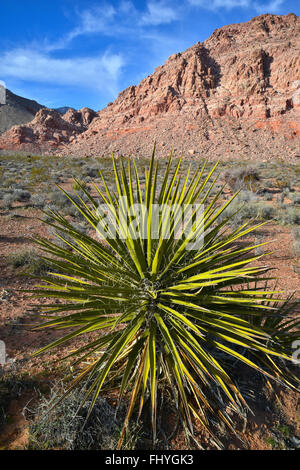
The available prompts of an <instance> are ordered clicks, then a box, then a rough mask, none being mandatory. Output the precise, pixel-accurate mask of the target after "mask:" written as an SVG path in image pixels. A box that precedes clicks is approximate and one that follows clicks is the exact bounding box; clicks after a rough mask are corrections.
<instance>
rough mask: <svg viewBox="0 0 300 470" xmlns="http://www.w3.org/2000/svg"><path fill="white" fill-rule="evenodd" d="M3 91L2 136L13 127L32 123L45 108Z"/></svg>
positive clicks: (0, 124) (0, 103)
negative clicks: (36, 115)
mask: <svg viewBox="0 0 300 470" xmlns="http://www.w3.org/2000/svg"><path fill="white" fill-rule="evenodd" d="M2 91H3V98H4V99H3V100H2V99H1V100H0V134H1V133H2V132H5V131H7V130H9V129H11V128H12V127H13V126H16V125H22V124H26V123H27V122H30V121H32V119H33V118H34V116H35V114H36V113H37V112H38V111H39V110H40V109H42V108H43V107H44V106H42V105H41V104H39V103H37V102H36V101H33V100H28V99H26V98H22V97H21V96H18V95H15V94H14V93H12V92H11V91H9V90H5V89H2ZM0 92H1V89H0ZM0 94H1V93H0Z"/></svg>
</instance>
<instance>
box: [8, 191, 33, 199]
mask: <svg viewBox="0 0 300 470" xmlns="http://www.w3.org/2000/svg"><path fill="white" fill-rule="evenodd" d="M12 195H13V197H14V198H15V201H18V202H27V201H29V200H30V198H31V193H30V192H29V191H26V190H24V189H15V191H14V192H13V193H12Z"/></svg>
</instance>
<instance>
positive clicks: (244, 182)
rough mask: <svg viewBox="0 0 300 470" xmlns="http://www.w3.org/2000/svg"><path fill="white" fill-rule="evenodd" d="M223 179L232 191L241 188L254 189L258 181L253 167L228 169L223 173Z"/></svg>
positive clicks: (258, 178)
mask: <svg viewBox="0 0 300 470" xmlns="http://www.w3.org/2000/svg"><path fill="white" fill-rule="evenodd" d="M224 179H225V181H226V182H227V183H228V184H229V186H230V188H231V189H232V191H238V190H239V189H243V188H245V189H247V190H248V191H256V189H257V187H258V182H259V181H260V177H259V173H258V170H257V168H255V167H245V168H237V169H232V170H228V171H226V172H225V174H224Z"/></svg>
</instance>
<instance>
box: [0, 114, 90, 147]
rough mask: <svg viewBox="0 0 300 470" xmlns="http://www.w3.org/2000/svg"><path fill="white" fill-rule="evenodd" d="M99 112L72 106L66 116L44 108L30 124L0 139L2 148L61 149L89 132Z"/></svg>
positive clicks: (14, 128) (12, 130)
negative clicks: (77, 108) (73, 138)
mask: <svg viewBox="0 0 300 470" xmlns="http://www.w3.org/2000/svg"><path fill="white" fill-rule="evenodd" d="M95 116H96V113H95V112H94V111H93V110H91V109H89V108H83V109H82V110H80V111H74V110H72V109H69V110H68V111H67V112H66V113H65V114H64V115H63V116H61V114H60V113H59V112H58V111H54V110H53V109H47V108H44V109H41V110H40V111H38V112H37V114H36V115H35V117H34V119H33V120H32V121H31V122H30V123H29V124H27V125H23V126H14V127H12V129H11V130H10V131H8V132H6V133H5V134H4V135H3V136H1V137H2V138H0V148H2V149H12V150H15V149H20V150H31V149H34V150H38V151H42V152H43V151H47V150H48V149H49V150H50V149H51V148H58V147H59V146H61V145H64V144H66V143H67V142H69V141H70V138H71V137H75V136H77V135H79V134H81V133H82V132H84V131H86V130H87V128H88V126H89V124H90V123H91V122H92V120H93V119H94V117H95Z"/></svg>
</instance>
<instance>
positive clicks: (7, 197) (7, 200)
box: [2, 193, 15, 209]
mask: <svg viewBox="0 0 300 470" xmlns="http://www.w3.org/2000/svg"><path fill="white" fill-rule="evenodd" d="M14 201H15V198H14V196H13V195H12V194H10V193H8V194H4V196H3V199H2V206H3V207H4V208H5V209H11V207H12V205H13V203H14Z"/></svg>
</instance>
